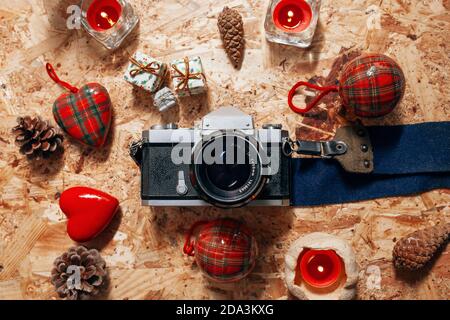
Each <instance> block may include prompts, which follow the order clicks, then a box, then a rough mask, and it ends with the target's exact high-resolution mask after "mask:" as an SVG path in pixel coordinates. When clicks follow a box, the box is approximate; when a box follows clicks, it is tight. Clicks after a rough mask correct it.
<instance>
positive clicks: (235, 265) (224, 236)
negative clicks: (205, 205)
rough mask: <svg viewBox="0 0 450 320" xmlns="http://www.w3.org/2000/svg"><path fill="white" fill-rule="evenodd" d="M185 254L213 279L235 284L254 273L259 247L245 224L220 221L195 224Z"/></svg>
mask: <svg viewBox="0 0 450 320" xmlns="http://www.w3.org/2000/svg"><path fill="white" fill-rule="evenodd" d="M194 233H195V236H194ZM184 253H185V254H187V255H190V256H195V260H196V262H197V265H198V266H199V268H200V269H201V270H202V272H203V273H204V274H205V275H206V276H207V277H208V278H209V279H211V280H213V281H217V282H234V281H238V280H241V279H243V278H245V277H246V276H247V275H248V274H249V273H250V272H251V271H252V270H253V268H254V266H255V263H256V257H257V254H258V248H257V243H256V240H255V238H254V237H253V235H252V232H251V231H250V229H248V228H247V227H246V226H245V225H244V224H243V223H242V222H239V221H237V220H233V219H218V220H214V221H209V222H205V221H201V222H197V223H195V224H194V225H193V226H192V227H191V229H190V231H189V232H188V234H187V237H186V244H185V246H184Z"/></svg>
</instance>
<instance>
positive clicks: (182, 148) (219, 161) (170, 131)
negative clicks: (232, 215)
mask: <svg viewBox="0 0 450 320" xmlns="http://www.w3.org/2000/svg"><path fill="white" fill-rule="evenodd" d="M142 138H143V139H142V159H141V174H142V181H141V197H142V203H143V205H149V206H181V207H183V206H207V205H215V206H217V207H222V208H235V207H242V206H244V205H247V204H248V205H258V206H288V205H289V202H290V200H289V199H290V167H291V162H290V161H291V159H290V157H288V156H286V155H284V153H283V150H282V148H283V142H284V141H286V139H289V137H288V132H287V131H285V130H282V128H281V125H265V126H263V128H262V129H255V126H254V124H253V119H252V117H251V116H249V115H247V114H245V113H243V112H241V111H240V110H238V109H235V108H232V107H224V108H220V109H218V110H217V111H214V112H212V113H210V114H208V115H206V116H205V117H204V118H203V119H202V120H201V121H200V122H198V123H196V124H195V127H194V128H189V129H183V128H178V127H177V126H176V125H174V124H169V125H156V126H153V127H152V128H151V129H150V130H147V131H144V132H143V137H142Z"/></svg>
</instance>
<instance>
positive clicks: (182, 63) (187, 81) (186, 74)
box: [170, 57, 206, 97]
mask: <svg viewBox="0 0 450 320" xmlns="http://www.w3.org/2000/svg"><path fill="white" fill-rule="evenodd" d="M170 72H171V75H172V82H173V86H174V88H175V91H176V93H177V95H178V96H179V97H186V96H191V95H196V94H202V93H204V92H205V91H206V78H205V74H204V73H203V65H202V60H200V57H192V58H188V57H185V58H184V59H180V60H175V61H172V63H171V69H170Z"/></svg>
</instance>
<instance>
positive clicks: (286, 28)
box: [264, 0, 321, 48]
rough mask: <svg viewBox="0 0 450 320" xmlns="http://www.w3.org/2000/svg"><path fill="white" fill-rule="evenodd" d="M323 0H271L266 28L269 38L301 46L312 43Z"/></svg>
mask: <svg viewBox="0 0 450 320" xmlns="http://www.w3.org/2000/svg"><path fill="white" fill-rule="evenodd" d="M320 4H321V0H271V1H270V4H269V7H268V8H267V15H266V20H265V23H264V28H265V31H266V38H267V40H269V41H271V42H275V43H281V44H286V45H291V46H296V47H300V48H307V47H309V46H310V45H311V43H312V40H313V38H314V33H315V31H316V28H317V22H318V21H319V11H320Z"/></svg>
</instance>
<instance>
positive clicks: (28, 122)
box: [12, 116, 64, 158]
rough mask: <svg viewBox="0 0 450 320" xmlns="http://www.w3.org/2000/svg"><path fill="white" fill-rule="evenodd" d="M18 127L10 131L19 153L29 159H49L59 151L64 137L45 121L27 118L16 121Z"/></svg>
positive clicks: (37, 118)
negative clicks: (17, 144) (18, 145)
mask: <svg viewBox="0 0 450 320" xmlns="http://www.w3.org/2000/svg"><path fill="white" fill-rule="evenodd" d="M17 122H18V125H17V126H16V127H14V128H13V129H12V131H13V133H14V134H15V135H16V142H18V143H19V144H20V145H21V146H20V152H21V153H22V154H25V155H27V156H28V157H29V158H49V157H50V156H51V155H52V154H53V153H54V152H55V151H57V150H58V149H61V146H62V142H63V140H64V137H63V136H62V135H61V134H60V133H58V131H57V130H56V129H55V128H54V127H52V126H51V125H50V124H49V123H48V122H47V121H42V120H41V119H40V118H39V117H36V118H31V117H29V116H27V117H24V118H22V117H21V118H18V119H17Z"/></svg>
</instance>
